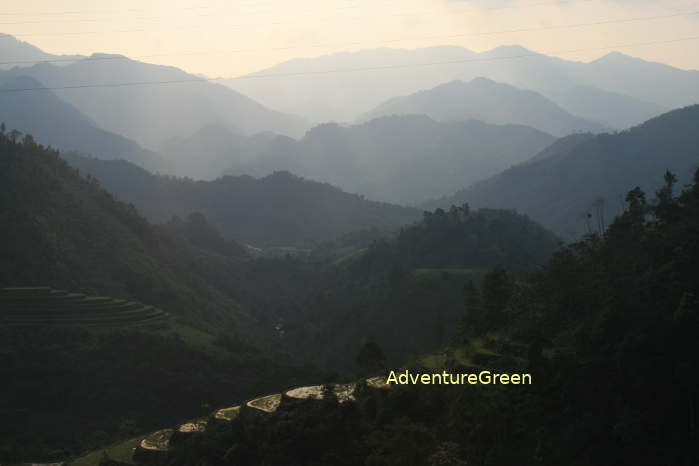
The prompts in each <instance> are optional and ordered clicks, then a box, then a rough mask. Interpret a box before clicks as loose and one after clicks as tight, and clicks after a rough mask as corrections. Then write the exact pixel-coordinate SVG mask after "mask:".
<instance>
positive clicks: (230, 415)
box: [214, 406, 240, 421]
mask: <svg viewBox="0 0 699 466" xmlns="http://www.w3.org/2000/svg"><path fill="white" fill-rule="evenodd" d="M238 414H240V406H233V407H231V408H223V409H219V410H218V411H216V412H215V413H214V418H216V419H219V420H221V421H232V420H233V419H235V418H236V417H238Z"/></svg>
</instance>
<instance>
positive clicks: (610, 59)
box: [592, 50, 646, 63]
mask: <svg viewBox="0 0 699 466" xmlns="http://www.w3.org/2000/svg"><path fill="white" fill-rule="evenodd" d="M633 62H635V63H644V62H646V61H645V60H643V59H640V58H636V57H632V56H631V55H626V54H624V53H621V52H619V51H617V50H614V51H613V52H609V53H608V54H606V55H603V56H601V57H600V58H598V59H597V60H593V61H592V63H633Z"/></svg>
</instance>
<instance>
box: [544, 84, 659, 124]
mask: <svg viewBox="0 0 699 466" xmlns="http://www.w3.org/2000/svg"><path fill="white" fill-rule="evenodd" d="M548 97H549V98H550V99H551V100H553V101H554V102H556V103H557V104H558V105H560V106H561V107H563V108H564V109H566V110H567V111H569V112H570V113H572V114H573V115H577V116H579V117H582V118H587V119H590V120H595V121H598V122H600V123H603V124H606V125H608V126H611V127H613V128H618V129H627V128H630V127H632V126H636V125H638V124H641V123H643V122H644V121H647V120H649V119H651V118H653V117H656V116H658V115H662V114H663V113H665V112H667V111H668V110H669V109H668V108H667V107H663V106H662V105H658V104H654V103H651V102H646V101H643V100H640V99H635V98H633V97H629V96H627V95H624V94H619V93H617V92H609V91H603V90H601V89H597V88H595V87H590V86H577V87H574V88H572V89H568V90H567V91H563V92H554V93H552V94H551V95H549V96H548Z"/></svg>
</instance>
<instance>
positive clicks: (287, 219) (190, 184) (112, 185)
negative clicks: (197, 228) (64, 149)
mask: <svg viewBox="0 0 699 466" xmlns="http://www.w3.org/2000/svg"><path fill="white" fill-rule="evenodd" d="M64 158H66V160H68V162H69V163H70V164H71V165H73V166H74V167H76V168H79V169H80V171H81V173H86V174H91V175H92V176H94V177H95V178H97V179H98V180H99V181H100V183H101V185H102V186H103V187H104V188H106V189H107V190H109V191H110V192H111V193H113V194H114V195H115V196H116V197H117V198H118V199H120V200H122V201H124V202H130V203H133V204H134V205H135V206H136V207H137V208H138V210H139V212H140V213H141V214H143V215H145V216H146V217H147V218H148V219H150V220H151V221H153V222H157V223H162V222H166V221H169V220H170V219H171V218H172V217H173V216H178V217H181V218H186V217H187V216H188V215H189V214H191V213H192V212H200V213H202V214H204V215H205V216H206V219H207V221H208V222H209V223H210V224H211V225H213V226H214V227H215V228H216V229H217V230H218V231H220V232H221V234H222V235H223V236H224V237H225V238H227V239H234V240H236V241H240V242H242V243H247V244H252V245H255V246H297V247H299V246H308V245H311V244H313V243H314V242H317V241H325V240H330V239H333V238H336V237H338V236H341V235H343V234H345V233H349V232H352V231H356V230H361V229H366V228H371V227H377V228H389V229H395V228H398V227H400V226H401V225H405V224H407V223H411V222H413V221H415V220H416V219H418V218H419V217H420V214H421V212H420V211H419V210H417V209H411V208H406V207H399V206H395V205H390V204H385V203H380V202H371V201H367V200H365V199H364V198H363V197H361V196H358V195H355V194H348V193H345V192H342V191H341V190H339V189H337V188H335V187H333V186H330V185H329V184H327V183H318V182H315V181H310V180H304V179H303V178H299V177H296V176H294V175H292V174H290V173H288V172H277V173H274V174H272V175H270V176H267V177H265V178H260V179H255V178H253V177H250V176H240V177H232V176H226V177H223V178H219V179H217V180H214V181H193V180H191V179H184V178H174V177H169V176H158V175H152V174H150V173H148V172H147V171H145V170H143V169H141V168H139V167H137V166H135V165H133V164H130V163H128V162H125V161H104V160H96V159H92V158H87V157H81V156H78V155H74V154H65V155H64Z"/></svg>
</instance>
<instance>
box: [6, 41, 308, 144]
mask: <svg viewBox="0 0 699 466" xmlns="http://www.w3.org/2000/svg"><path fill="white" fill-rule="evenodd" d="M19 75H27V76H31V77H33V78H34V79H36V80H37V81H40V82H42V83H43V84H44V85H45V86H46V87H51V88H56V87H65V86H82V85H87V86H92V85H95V84H97V85H107V86H110V85H112V84H120V83H149V82H163V81H165V82H171V84H159V85H148V84H145V85H134V86H116V87H84V88H80V89H64V90H56V91H55V92H56V95H58V96H59V97H60V98H61V99H63V100H65V101H66V102H68V103H70V104H72V105H74V106H75V107H76V108H77V109H79V110H80V111H81V112H83V113H85V114H86V115H87V116H89V117H90V118H92V119H93V120H94V121H95V122H97V124H99V125H100V126H101V127H102V128H106V129H108V130H109V131H114V132H116V133H119V134H123V135H124V136H126V137H128V138H131V139H133V140H135V141H137V142H139V143H140V144H142V145H144V146H146V147H148V148H150V149H155V148H157V146H158V145H159V144H160V143H161V142H163V141H165V140H167V139H170V138H172V137H176V136H181V135H189V134H192V133H194V132H195V131H197V130H199V129H200V128H202V127H204V126H207V125H211V124H216V125H221V126H225V127H229V128H236V129H237V130H239V131H242V132H245V133H256V132H260V131H267V130H269V131H274V132H278V133H281V134H290V135H301V134H303V131H304V130H305V128H306V124H305V123H304V121H303V120H302V119H301V118H299V117H296V116H292V115H286V114H283V113H279V112H276V111H272V110H269V109H267V108H265V107H263V106H262V105H260V104H258V103H257V102H255V101H253V100H252V99H249V98H248V97H245V96H244V95H242V94H239V93H237V92H235V91H233V90H231V89H230V88H227V87H225V86H222V85H220V84H216V83H213V82H208V81H201V78H199V77H196V76H194V75H191V74H188V73H185V72H184V71H182V70H180V69H178V68H174V67H170V66H161V65H151V64H147V63H142V62H138V61H134V60H130V59H126V58H125V57H121V56H119V55H104V54H93V55H92V56H91V57H90V58H88V59H84V60H81V61H78V62H75V63H72V64H70V65H67V66H62V67H58V66H54V65H52V64H48V63H42V64H39V65H35V66H32V67H28V68H22V69H12V70H7V71H4V72H0V82H2V81H8V80H10V79H12V78H14V77H16V76H19ZM193 80H199V82H184V83H177V82H178V81H193Z"/></svg>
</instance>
